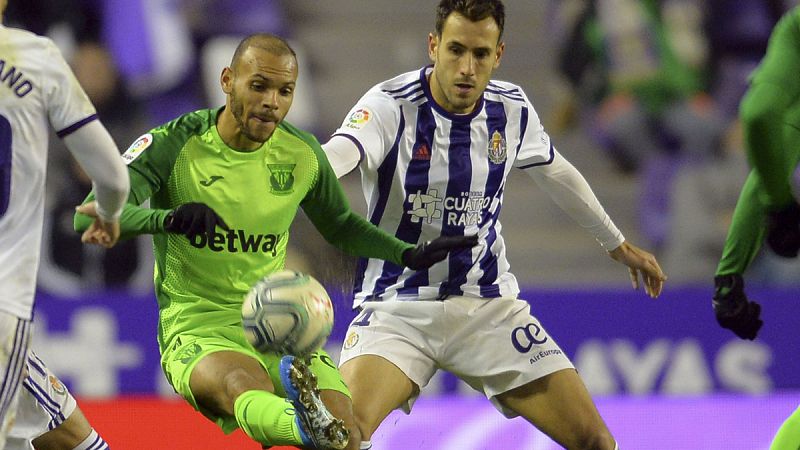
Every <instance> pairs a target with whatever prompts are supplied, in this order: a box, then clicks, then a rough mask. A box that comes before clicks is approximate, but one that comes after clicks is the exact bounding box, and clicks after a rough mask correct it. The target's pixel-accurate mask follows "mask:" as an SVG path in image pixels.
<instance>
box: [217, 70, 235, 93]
mask: <svg viewBox="0 0 800 450" xmlns="http://www.w3.org/2000/svg"><path fill="white" fill-rule="evenodd" d="M219 84H220V86H222V92H224V93H225V94H230V93H231V92H233V70H231V68H230V67H226V68H224V69H222V74H221V75H220V76H219Z"/></svg>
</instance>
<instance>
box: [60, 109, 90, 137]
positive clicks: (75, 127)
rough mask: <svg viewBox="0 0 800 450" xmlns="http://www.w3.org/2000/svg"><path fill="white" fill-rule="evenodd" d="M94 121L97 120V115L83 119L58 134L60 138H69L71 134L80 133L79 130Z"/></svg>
mask: <svg viewBox="0 0 800 450" xmlns="http://www.w3.org/2000/svg"><path fill="white" fill-rule="evenodd" d="M93 120H97V114H92V115H91V116H89V117H86V118H83V119H81V120H79V121H77V122H75V123H73V124H72V125H70V126H68V127H67V128H64V129H63V130H61V131H59V132H57V133H56V134H57V135H58V137H60V138H62V139H63V138H64V137H65V136H69V135H70V134H72V133H74V132H76V131H78V129H79V128H81V127H82V126H84V125H86V124H87V123H89V122H91V121H93Z"/></svg>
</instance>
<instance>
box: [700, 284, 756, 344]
mask: <svg viewBox="0 0 800 450" xmlns="http://www.w3.org/2000/svg"><path fill="white" fill-rule="evenodd" d="M714 287H715V289H714V300H713V301H712V302H711V304H712V305H713V306H714V315H716V316H717V322H719V324H720V326H721V327H722V328H727V329H729V330H731V331H733V332H734V333H736V335H737V336H739V337H740V338H742V339H749V340H751V341H752V340H753V339H755V338H756V335H757V334H758V330H759V329H760V328H761V325H764V322H763V321H762V320H761V319H759V317H758V316H759V314H761V305H759V304H758V303H756V302H751V301H748V300H747V296H746V295H745V294H744V280H742V276H741V275H739V274H731V275H718V276H716V277H714Z"/></svg>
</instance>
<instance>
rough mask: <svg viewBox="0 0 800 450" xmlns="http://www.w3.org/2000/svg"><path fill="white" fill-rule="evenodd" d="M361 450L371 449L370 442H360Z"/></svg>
mask: <svg viewBox="0 0 800 450" xmlns="http://www.w3.org/2000/svg"><path fill="white" fill-rule="evenodd" d="M359 448H360V449H361V450H369V449H371V448H372V441H361V447H359Z"/></svg>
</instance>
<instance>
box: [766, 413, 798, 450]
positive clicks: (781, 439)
mask: <svg viewBox="0 0 800 450" xmlns="http://www.w3.org/2000/svg"><path fill="white" fill-rule="evenodd" d="M798 449H800V408H797V409H796V410H795V411H794V412H793V413H792V415H791V416H789V418H788V419H786V420H785V421H784V422H783V425H781V427H780V428H779V429H778V432H777V433H776V434H775V438H773V439H772V444H771V445H770V446H769V450H798Z"/></svg>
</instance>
